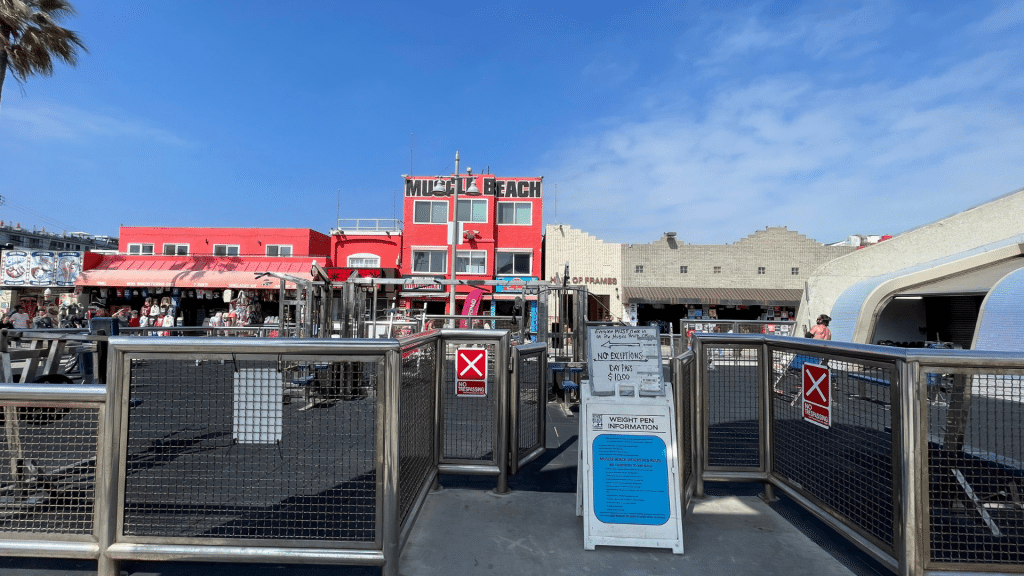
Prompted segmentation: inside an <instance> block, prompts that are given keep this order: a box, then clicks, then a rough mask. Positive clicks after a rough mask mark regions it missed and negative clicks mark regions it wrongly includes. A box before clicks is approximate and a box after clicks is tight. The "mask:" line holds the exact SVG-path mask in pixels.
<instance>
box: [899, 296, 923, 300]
mask: <svg viewBox="0 0 1024 576" xmlns="http://www.w3.org/2000/svg"><path fill="white" fill-rule="evenodd" d="M923 299H924V296H894V297H893V300H923Z"/></svg>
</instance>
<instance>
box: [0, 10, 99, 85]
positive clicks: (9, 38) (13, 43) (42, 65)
mask: <svg viewBox="0 0 1024 576" xmlns="http://www.w3.org/2000/svg"><path fill="white" fill-rule="evenodd" d="M75 14H76V12H75V9H74V7H73V6H72V5H71V3H70V2H68V0H0V50H3V51H4V52H6V54H7V57H8V58H7V65H8V67H9V68H10V70H11V75H12V76H13V77H14V78H15V79H16V80H17V81H18V82H24V81H25V80H26V79H27V78H28V77H29V76H50V75H52V74H53V67H54V64H53V61H54V59H55V58H56V59H58V60H60V61H61V62H64V63H65V64H69V65H71V66H74V65H76V64H78V54H79V50H81V51H83V52H88V51H89V50H88V48H86V46H85V43H84V42H82V39H81V38H80V37H79V36H78V34H77V33H76V32H74V31H72V30H68V29H67V28H64V27H62V26H60V25H58V24H57V22H58V21H60V20H62V19H64V18H66V17H68V16H73V15H75Z"/></svg>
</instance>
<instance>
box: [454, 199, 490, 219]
mask: <svg viewBox="0 0 1024 576" xmlns="http://www.w3.org/2000/svg"><path fill="white" fill-rule="evenodd" d="M462 203H466V204H467V205H468V206H469V215H470V217H469V218H463V217H462V216H459V222H460V223H461V222H472V223H474V224H486V223H487V200H482V199H477V198H459V204H462ZM477 204H481V205H483V207H484V219H483V220H473V218H472V216H473V206H475V205H477ZM458 209H459V207H458V205H456V206H455V210H456V212H455V213H456V214H458Z"/></svg>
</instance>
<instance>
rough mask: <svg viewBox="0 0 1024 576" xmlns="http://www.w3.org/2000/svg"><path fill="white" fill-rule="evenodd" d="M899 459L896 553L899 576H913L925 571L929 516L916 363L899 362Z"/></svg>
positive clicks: (919, 388)
mask: <svg viewBox="0 0 1024 576" xmlns="http://www.w3.org/2000/svg"><path fill="white" fill-rule="evenodd" d="M897 366H898V367H899V394H898V395H897V398H898V401H899V410H898V412H897V413H898V415H899V419H900V422H899V431H900V432H899V436H898V437H897V441H898V442H899V452H898V454H899V459H898V460H897V464H898V468H897V469H896V470H894V471H893V472H894V473H896V478H898V482H899V486H897V487H896V488H897V489H896V490H894V496H895V497H896V498H897V502H894V506H893V510H894V511H895V512H896V519H895V520H896V526H894V529H895V533H896V534H898V535H899V536H898V539H897V540H896V542H897V545H898V547H897V550H896V553H897V554H898V555H899V558H898V560H899V573H900V576H914V575H916V574H922V573H923V571H924V554H923V550H924V549H923V546H924V545H925V544H926V542H925V541H924V538H923V531H924V528H925V527H924V525H923V524H922V522H924V520H925V519H926V516H925V515H924V514H922V513H921V505H922V499H923V497H924V491H925V489H926V486H927V485H926V484H925V483H924V481H925V478H926V473H927V468H926V463H927V455H926V454H925V453H924V449H925V448H926V447H927V443H922V438H921V435H922V434H923V433H924V429H923V426H922V418H923V415H924V412H923V410H922V405H923V404H924V403H925V401H926V400H925V396H924V395H923V394H922V393H921V382H920V378H921V365H920V363H919V362H917V361H911V362H908V361H899V362H897Z"/></svg>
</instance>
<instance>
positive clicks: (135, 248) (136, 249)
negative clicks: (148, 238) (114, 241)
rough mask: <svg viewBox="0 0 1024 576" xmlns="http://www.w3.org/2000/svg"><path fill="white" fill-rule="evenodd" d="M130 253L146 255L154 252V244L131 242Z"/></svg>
mask: <svg viewBox="0 0 1024 576" xmlns="http://www.w3.org/2000/svg"><path fill="white" fill-rule="evenodd" d="M128 253H129V254H132V255H136V256H145V255H152V254H153V245H152V244H129V245H128Z"/></svg>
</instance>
